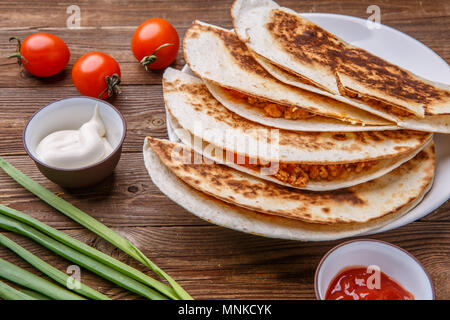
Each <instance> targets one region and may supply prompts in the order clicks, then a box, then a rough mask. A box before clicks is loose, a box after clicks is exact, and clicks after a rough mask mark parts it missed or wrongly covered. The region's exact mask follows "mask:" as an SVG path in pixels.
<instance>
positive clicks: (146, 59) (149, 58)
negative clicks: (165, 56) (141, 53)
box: [140, 43, 173, 71]
mask: <svg viewBox="0 0 450 320" xmlns="http://www.w3.org/2000/svg"><path fill="white" fill-rule="evenodd" d="M167 46H173V43H164V44H162V45H160V46H159V47H158V48H156V50H155V51H153V53H152V54H151V55H149V56H145V57H144V58H142V60H141V61H140V63H141V64H142V65H143V66H144V68H145V70H146V71H148V65H149V64H151V63H153V62H155V61H156V60H157V59H158V57H157V56H156V55H155V53H156V52H157V51H158V50H159V49H162V48H164V47H167Z"/></svg>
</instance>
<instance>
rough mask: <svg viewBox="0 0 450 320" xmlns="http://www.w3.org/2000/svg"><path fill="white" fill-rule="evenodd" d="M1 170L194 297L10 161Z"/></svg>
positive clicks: (128, 244)
mask: <svg viewBox="0 0 450 320" xmlns="http://www.w3.org/2000/svg"><path fill="white" fill-rule="evenodd" d="M0 168H2V169H3V171H5V172H6V173H7V174H8V175H9V176H10V177H11V178H13V179H14V180H15V181H17V182H18V183H19V184H20V185H22V186H23V187H24V188H25V189H27V190H28V191H30V192H31V193H33V194H34V195H36V196H37V197H39V198H40V199H41V200H43V201H45V202H46V203H48V204H49V205H50V206H52V207H53V208H55V209H56V210H58V211H60V212H61V213H63V214H64V215H66V216H67V217H69V218H71V219H72V220H74V221H76V222H78V223H79V224H81V225H82V226H84V227H85V228H87V229H89V230H91V231H92V232H94V233H95V234H97V235H98V236H100V237H101V238H103V239H105V240H106V241H108V242H110V243H111V244H113V245H115V246H116V247H117V248H119V249H121V250H122V251H124V252H125V253H127V254H129V255H130V256H132V257H133V258H135V259H136V260H138V261H139V262H141V263H142V264H144V265H145V266H147V267H148V268H150V269H151V270H152V271H153V272H155V273H156V274H157V275H159V276H160V277H162V278H164V279H166V280H167V282H168V283H169V284H170V285H171V286H172V288H173V289H174V290H175V293H176V294H177V295H178V296H179V298H181V299H185V300H188V299H189V300H190V299H192V297H191V296H190V295H189V294H188V293H187V292H186V291H185V290H184V289H183V288H182V287H181V286H180V285H179V284H178V283H177V282H176V281H175V280H173V279H172V278H171V277H170V276H169V275H168V274H167V273H165V272H164V271H163V270H162V269H161V268H159V267H158V266H157V265H156V264H154V263H153V262H152V261H150V259H148V258H147V257H146V256H145V255H144V254H143V253H142V252H141V251H140V250H139V249H138V248H137V247H135V246H134V245H133V244H132V243H131V242H130V241H128V240H126V239H125V238H123V237H122V236H121V235H119V234H118V233H116V232H114V231H113V230H111V229H110V228H108V227H107V226H105V225H104V224H102V223H101V222H99V221H97V220H96V219H94V218H92V217H91V216H90V215H88V214H87V213H85V212H83V211H81V210H80V209H78V208H77V207H75V206H73V205H72V204H70V203H69V202H67V201H65V200H63V199H61V198H60V197H58V196H56V195H55V194H53V193H52V192H51V191H49V190H47V189H46V188H45V187H43V186H42V185H40V184H39V183H37V182H36V181H34V180H33V179H31V178H30V177H28V176H27V175H25V174H24V173H22V172H21V171H20V170H18V169H17V168H15V167H14V166H13V165H11V164H10V163H9V162H8V161H6V160H4V159H3V158H1V157H0Z"/></svg>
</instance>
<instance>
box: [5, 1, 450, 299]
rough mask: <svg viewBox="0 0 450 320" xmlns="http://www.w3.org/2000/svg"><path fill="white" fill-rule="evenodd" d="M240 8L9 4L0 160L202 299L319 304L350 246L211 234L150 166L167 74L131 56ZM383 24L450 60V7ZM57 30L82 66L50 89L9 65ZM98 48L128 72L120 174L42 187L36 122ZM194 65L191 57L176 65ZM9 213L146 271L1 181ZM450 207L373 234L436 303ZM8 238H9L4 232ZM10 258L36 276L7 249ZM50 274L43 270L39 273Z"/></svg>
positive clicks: (410, 8)
mask: <svg viewBox="0 0 450 320" xmlns="http://www.w3.org/2000/svg"><path fill="white" fill-rule="evenodd" d="M231 3H232V1H228V0H227V1H225V0H224V1H222V0H220V1H200V0H183V1H181V0H173V1H109V0H95V1H87V0H83V1H65V0H63V1H58V2H55V1H32V0H24V1H0V156H2V157H4V158H5V159H7V160H8V161H10V162H11V163H13V164H14V165H15V166H16V167H18V168H19V169H21V170H22V171H23V172H25V173H26V174H28V175H30V176H31V177H32V178H33V179H36V180H37V181H39V182H40V183H42V184H43V185H44V186H46V187H47V188H49V189H50V190H51V191H53V192H55V193H62V194H61V196H62V197H63V198H64V199H66V200H68V201H70V202H71V203H73V204H74V205H76V206H78V207H79V208H81V209H82V210H85V211H86V212H88V213H89V214H91V215H92V216H93V217H94V218H96V219H98V220H100V221H102V222H103V223H105V224H106V225H108V226H110V227H112V228H114V229H115V230H116V231H118V232H119V233H121V234H122V235H124V236H125V237H126V238H128V239H129V240H131V241H132V242H133V243H135V244H136V245H137V246H138V247H139V248H140V249H141V250H142V251H143V252H144V253H145V254H146V255H148V256H149V257H150V258H151V259H152V260H153V261H154V262H156V263H157V264H158V265H159V266H160V267H162V268H163V269H164V270H165V271H166V272H168V273H169V274H170V275H172V276H173V277H174V278H175V279H176V280H177V281H179V283H180V284H181V285H182V286H183V287H185V288H186V289H187V290H188V291H189V293H191V294H192V296H193V297H194V298H197V299H239V298H240V299H314V284H313V278H314V272H315V268H316V266H317V263H318V262H319V260H320V258H321V257H322V256H323V255H324V254H325V252H326V251H328V250H329V249H330V248H332V247H333V246H335V245H337V244H339V243H341V242H342V241H327V242H320V243H300V242H294V241H285V240H276V239H267V238H262V237H258V236H252V235H248V234H243V233H239V232H235V231H232V230H228V229H224V228H221V227H217V226H214V225H211V224H209V223H207V222H205V221H202V220H201V219H198V218H197V217H195V216H194V215H192V214H190V213H188V212H186V211H185V210H184V209H182V208H181V207H180V206H178V205H176V204H175V203H173V202H171V201H170V200H168V199H167V197H165V196H164V195H163V194H161V193H160V192H159V190H158V189H157V188H156V187H155V186H154V185H153V183H152V182H151V180H150V178H149V177H148V175H147V172H146V170H145V168H144V165H143V159H142V155H141V149H142V142H143V139H144V137H145V136H146V135H152V136H156V137H166V136H167V133H166V127H165V116H164V102H163V100H162V90H161V85H160V84H161V72H145V71H144V70H143V68H141V66H140V65H139V64H138V63H137V62H136V61H135V59H134V57H133V55H132V53H131V51H130V39H131V36H132V34H133V32H134V30H135V28H136V27H137V25H138V24H139V23H140V22H141V21H144V20H145V19H147V18H150V17H154V16H159V17H163V18H165V19H168V20H169V21H170V22H171V23H172V24H173V25H174V26H175V27H176V29H177V30H178V32H179V35H180V37H182V36H183V35H184V32H185V30H186V29H187V28H188V27H189V25H190V24H191V23H192V21H193V20H195V19H199V20H203V21H206V22H210V23H213V24H217V25H220V26H223V27H227V28H229V27H231V19H230V15H229V8H230V5H231ZM279 3H280V4H282V5H285V6H288V7H291V8H292V9H294V10H297V11H299V12H330V13H339V14H346V15H352V16H357V17H362V18H367V17H368V16H369V14H368V13H367V12H366V9H367V7H368V6H369V5H371V4H373V1H371V0H364V1H356V0H343V1H328V0H316V1H313V0H305V1H298V0H285V1H282V0H280V1H279ZM72 4H77V5H79V6H80V8H81V29H76V30H74V29H67V28H66V19H67V17H68V16H69V15H68V14H67V13H66V8H67V7H68V6H69V5H72ZM376 4H377V5H379V6H380V8H381V14H382V15H381V23H383V24H387V25H389V26H392V27H394V28H396V29H399V30H400V31H403V32H405V33H407V34H409V35H410V36H412V37H414V38H416V39H418V40H419V41H421V42H423V43H424V44H426V45H427V46H429V47H430V48H432V49H433V50H434V51H435V52H436V53H438V54H439V55H440V56H441V57H442V58H444V59H445V60H446V61H447V62H448V61H450V32H449V31H450V1H449V0H446V1H416V0H398V1H395V0H381V1H378V3H376ZM36 31H46V32H51V33H54V34H56V35H59V36H60V37H62V38H63V39H64V40H65V41H66V43H67V44H68V45H69V47H70V50H71V59H70V62H69V65H68V66H67V67H66V69H65V70H64V71H63V72H62V73H61V74H59V75H57V76H55V77H51V78H49V79H38V78H35V77H32V76H30V75H28V74H27V73H25V72H20V69H19V68H18V66H17V65H16V64H15V62H14V61H13V60H8V59H7V58H6V57H7V56H8V55H9V54H10V53H12V52H13V51H14V49H15V46H14V44H13V43H8V42H7V39H8V38H9V37H10V36H19V37H21V38H24V37H26V36H27V35H29V34H31V33H33V32H36ZM93 50H99V51H104V52H106V53H108V54H111V55H112V56H113V57H114V58H116V59H117V60H118V61H119V63H120V66H121V70H122V74H123V82H122V89H123V94H122V95H121V96H119V97H117V98H114V99H113V100H111V102H112V103H113V104H114V105H115V106H116V107H117V108H118V109H119V110H120V111H121V112H122V113H123V115H124V117H125V118H126V120H127V124H128V131H127V137H126V140H125V144H124V153H123V155H122V159H121V161H120V163H119V165H118V167H117V169H116V171H115V173H114V175H113V176H111V177H109V178H108V179H106V180H105V181H104V182H102V183H101V184H99V185H98V186H95V187H91V188H88V189H84V190H79V191H70V190H64V189H62V188H60V187H59V186H56V185H55V184H53V183H52V182H50V181H48V180H47V179H46V178H45V177H43V176H42V175H41V174H40V173H39V171H38V170H37V168H36V167H35V166H34V164H33V162H32V160H30V159H29V158H28V156H26V154H25V152H24V149H23V146H22V130H23V127H24V125H25V124H26V122H27V120H28V119H29V117H30V116H31V115H32V114H33V113H34V112H35V111H36V110H37V109H38V108H40V107H42V106H44V105H45V104H47V103H49V102H51V101H54V100H57V99H60V98H64V97H69V96H75V95H78V92H77V91H76V89H75V88H74V87H73V86H72V81H71V76H70V70H71V66H72V65H73V63H74V62H75V61H76V59H77V58H79V57H80V56H81V55H82V54H84V53H86V52H88V51H93ZM183 65H184V59H183V55H182V49H181V48H180V51H179V54H178V57H177V59H176V61H175V63H174V65H173V66H174V67H175V68H178V69H180V68H181V67H182V66H183ZM0 203H2V204H6V205H9V206H11V207H13V208H16V209H19V210H22V211H24V212H26V213H27V214H30V215H31V216H33V217H35V218H38V219H39V220H41V221H43V222H45V223H48V224H49V225H51V226H53V227H55V228H58V229H61V230H64V231H65V232H67V233H68V234H70V235H71V236H74V237H75V238H77V239H79V240H81V241H84V242H86V243H88V244H90V245H92V246H94V247H96V248H98V249H100V250H102V251H104V252H106V253H108V254H111V255H112V256H114V257H116V258H118V259H120V260H122V261H124V262H126V263H129V264H131V265H132V266H135V267H137V268H139V269H140V270H142V271H144V272H146V271H145V268H143V267H142V266H141V265H139V264H138V263H136V262H134V261H133V260H132V259H131V258H130V257H128V256H126V255H125V254H123V253H122V252H120V251H119V250H117V249H114V248H113V247H112V246H110V245H109V244H107V243H105V242H104V241H102V240H100V239H98V238H97V237H96V236H95V235H93V234H92V233H90V232H89V231H87V230H85V229H84V228H82V227H81V226H79V225H78V224H76V223H74V222H72V221H70V220H69V219H67V218H66V217H64V216H63V215H62V214H59V213H57V212H56V211H55V210H53V209H51V208H50V207H49V206H48V205H46V204H44V203H43V202H41V201H39V200H38V199H37V198H36V197H34V196H33V195H31V194H30V193H29V192H27V191H25V190H24V189H23V188H21V187H20V186H19V185H18V184H16V183H15V182H14V181H12V180H11V179H10V178H9V177H8V176H7V175H6V174H4V173H3V172H0ZM449 213H450V203H449V202H447V203H446V204H444V205H442V206H441V207H440V208H438V209H437V210H436V211H434V212H433V213H432V214H430V215H428V216H426V217H425V218H423V219H421V220H420V221H417V222H414V223H412V224H410V225H408V226H404V227H402V228H399V229H396V230H392V231H389V232H385V233H383V234H379V235H375V236H371V238H375V239H381V240H384V241H388V242H391V243H394V244H396V245H399V246H401V247H402V248H404V249H406V250H408V251H409V252H411V253H412V254H413V255H414V256H416V257H417V258H418V259H419V260H420V262H422V264H423V265H424V266H425V268H426V269H427V271H428V272H429V274H430V275H431V278H432V280H433V283H434V285H435V290H436V298H438V299H450V215H449ZM2 233H3V232H2ZM4 234H5V235H7V236H8V237H11V238H12V239H14V240H16V241H18V242H19V243H20V244H21V245H23V246H25V247H26V248H27V249H29V250H30V251H32V252H33V253H35V254H37V255H38V256H39V257H41V258H43V259H44V260H46V261H47V262H49V263H51V264H52V265H54V266H55V267H57V268H59V269H60V270H63V271H65V270H66V268H67V266H68V265H70V264H71V263H70V262H67V261H65V260H64V259H61V258H59V257H57V256H55V255H54V254H53V253H51V252H49V251H48V250H46V249H44V248H42V247H41V246H39V245H36V244H35V243H33V242H31V241H29V240H28V239H24V238H23V237H20V236H17V235H14V234H11V233H9V232H4ZM0 258H3V259H6V260H8V261H11V262H14V263H17V264H18V265H19V266H22V267H24V268H26V269H28V270H30V271H33V272H36V271H35V270H33V269H32V268H31V267H30V266H29V265H28V264H27V263H25V262H24V261H22V260H20V259H19V258H17V256H15V255H14V254H12V253H11V252H9V251H8V250H7V249H5V248H0ZM36 273H37V274H39V273H38V272H36ZM82 280H83V282H85V283H87V284H89V285H91V286H92V287H94V288H96V289H98V290H99V291H101V292H103V293H105V294H108V295H109V296H110V297H112V298H115V299H136V298H139V297H138V296H136V295H134V294H132V293H129V292H127V291H125V290H122V289H120V288H117V287H116V286H115V285H113V284H111V283H109V282H107V281H105V280H102V279H101V278H99V277H97V276H95V275H93V274H91V273H90V272H88V271H86V270H83V272H82Z"/></svg>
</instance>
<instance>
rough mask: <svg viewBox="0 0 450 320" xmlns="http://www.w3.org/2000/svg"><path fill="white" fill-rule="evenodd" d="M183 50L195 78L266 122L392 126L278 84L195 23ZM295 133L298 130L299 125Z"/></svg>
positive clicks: (221, 36) (242, 52)
mask: <svg viewBox="0 0 450 320" xmlns="http://www.w3.org/2000/svg"><path fill="white" fill-rule="evenodd" d="M183 46H184V55H185V60H186V62H187V64H188V65H189V67H190V68H191V70H192V71H193V72H194V73H195V74H196V75H198V76H199V77H200V78H202V79H203V80H205V81H206V82H210V83H212V84H215V85H217V86H220V87H221V88H224V90H227V91H228V92H229V93H230V94H232V95H234V96H235V97H236V98H237V99H240V100H245V101H246V102H247V103H248V104H250V105H253V106H254V107H256V108H257V109H255V110H259V112H260V114H262V115H264V116H265V117H271V118H284V119H289V120H308V119H311V118H314V117H318V116H322V118H323V117H328V118H334V119H337V120H341V121H346V122H349V123H351V124H364V125H392V122H390V121H388V120H385V119H383V118H380V117H378V116H375V115H373V114H371V113H369V112H367V111H364V110H362V109H359V108H354V107H352V106H350V105H348V104H346V103H343V102H340V101H337V100H335V99H331V98H329V97H326V96H323V95H319V94H315V93H312V92H310V91H307V90H303V89H300V88H297V87H293V86H289V85H286V84H284V83H282V82H281V81H279V80H277V79H276V78H274V77H273V76H272V75H270V73H268V72H267V71H266V70H265V69H264V68H263V67H261V66H260V65H259V64H258V63H257V62H256V61H255V59H254V58H253V56H252V54H251V52H250V51H249V50H248V49H247V47H246V46H245V45H244V44H243V43H242V42H241V41H240V40H239V39H238V38H237V36H236V35H235V34H234V32H233V31H229V30H225V29H222V28H219V27H216V26H213V25H209V24H206V23H202V22H199V21H196V22H194V24H193V25H192V26H191V27H190V28H189V29H188V30H187V31H186V34H185V37H184V40H183ZM296 130H303V123H302V122H299V125H298V127H297V128H296Z"/></svg>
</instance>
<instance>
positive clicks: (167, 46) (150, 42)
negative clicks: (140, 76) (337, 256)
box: [131, 18, 180, 70]
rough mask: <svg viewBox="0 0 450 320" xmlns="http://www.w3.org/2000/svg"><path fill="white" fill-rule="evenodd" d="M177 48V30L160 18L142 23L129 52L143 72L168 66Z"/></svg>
mask: <svg viewBox="0 0 450 320" xmlns="http://www.w3.org/2000/svg"><path fill="white" fill-rule="evenodd" d="M179 47H180V38H179V37H178V33H177V30H175V28H174V27H173V26H172V25H171V24H170V23H169V22H168V21H166V20H164V19H161V18H152V19H148V20H147V21H145V22H144V23H142V24H141V25H140V26H139V27H138V28H137V29H136V31H135V32H134V35H133V38H132V39H131V50H132V51H133V54H134V56H135V57H136V59H137V60H138V61H139V62H140V63H142V64H143V65H144V67H145V70H148V69H162V68H165V67H167V66H169V65H170V64H171V63H172V62H173V61H174V60H175V58H176V56H177V53H178V48H179Z"/></svg>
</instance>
